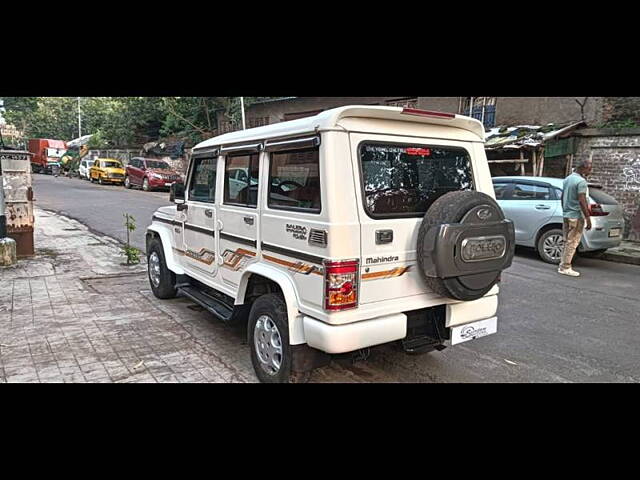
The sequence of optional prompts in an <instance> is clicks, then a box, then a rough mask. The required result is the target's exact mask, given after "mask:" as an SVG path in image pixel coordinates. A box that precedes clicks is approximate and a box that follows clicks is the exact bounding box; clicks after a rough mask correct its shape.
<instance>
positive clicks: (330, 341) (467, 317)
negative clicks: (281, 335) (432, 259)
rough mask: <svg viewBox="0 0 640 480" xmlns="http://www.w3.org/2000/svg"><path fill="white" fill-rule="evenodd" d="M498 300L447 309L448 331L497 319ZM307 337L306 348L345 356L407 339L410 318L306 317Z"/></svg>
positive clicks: (485, 299) (457, 304)
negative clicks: (338, 321)
mask: <svg viewBox="0 0 640 480" xmlns="http://www.w3.org/2000/svg"><path fill="white" fill-rule="evenodd" d="M497 310H498V297H497V295H491V296H488V297H483V298H481V299H479V300H475V301H472V302H461V303H456V304H450V305H447V314H446V324H445V325H446V327H447V328H450V327H457V326H460V325H465V324H467V323H472V322H476V321H478V320H485V319H489V318H492V317H495V315H496V312H497ZM303 326H304V336H305V340H306V342H307V345H309V346H310V347H313V348H316V349H318V350H321V351H323V352H326V353H331V354H336V353H346V352H352V351H354V350H359V349H361V348H366V347H372V346H374V345H382V344H384V343H389V342H393V341H396V340H401V339H403V338H405V337H406V336H407V315H406V314H404V313H398V314H394V315H386V316H383V317H378V318H374V319H369V320H363V321H359V322H355V323H347V324H343V325H329V324H328V323H325V322H322V321H320V320H316V319H314V318H311V317H308V316H305V317H304V318H303Z"/></svg>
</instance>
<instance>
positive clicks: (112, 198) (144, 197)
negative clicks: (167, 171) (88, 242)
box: [33, 174, 170, 251]
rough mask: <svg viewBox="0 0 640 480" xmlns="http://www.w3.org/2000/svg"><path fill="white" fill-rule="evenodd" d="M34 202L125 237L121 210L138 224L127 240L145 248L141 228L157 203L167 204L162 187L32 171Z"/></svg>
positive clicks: (96, 227) (108, 233) (167, 195)
mask: <svg viewBox="0 0 640 480" xmlns="http://www.w3.org/2000/svg"><path fill="white" fill-rule="evenodd" d="M33 192H34V197H35V199H36V205H37V206H39V207H40V208H44V209H47V210H53V211H56V212H59V213H62V214H63V215H66V216H68V217H71V218H73V219H75V220H79V221H80V222H82V223H84V224H85V225H87V226H88V227H89V228H91V229H92V230H94V231H96V232H99V233H103V234H105V235H108V236H110V237H113V238H117V239H118V240H121V241H123V242H124V241H125V240H126V230H125V228H124V221H125V219H124V217H123V215H124V214H125V213H128V214H130V215H133V217H134V218H135V220H136V224H137V226H138V228H137V229H136V231H134V232H133V234H132V237H131V244H132V245H134V246H135V247H138V248H140V249H141V250H142V251H144V250H145V238H144V237H145V230H146V227H147V226H148V225H149V224H150V223H151V216H152V215H153V212H155V211H156V210H157V209H158V207H162V206H165V205H170V203H169V194H168V193H167V192H166V191H164V192H163V191H158V192H143V191H141V190H137V189H131V190H127V189H125V188H124V187H120V186H117V185H98V184H97V183H96V184H92V183H91V182H89V181H86V180H79V179H77V178H66V177H58V178H55V177H52V176H51V175H39V174H35V175H33Z"/></svg>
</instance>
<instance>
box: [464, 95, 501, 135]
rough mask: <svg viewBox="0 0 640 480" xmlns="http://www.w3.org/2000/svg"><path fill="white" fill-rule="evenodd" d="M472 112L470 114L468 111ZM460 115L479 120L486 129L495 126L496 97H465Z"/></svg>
mask: <svg viewBox="0 0 640 480" xmlns="http://www.w3.org/2000/svg"><path fill="white" fill-rule="evenodd" d="M471 108H473V112H471V113H470V109H471ZM462 114H463V115H466V116H468V117H472V118H475V119H476V120H480V121H481V122H482V124H483V125H484V126H485V127H486V128H493V127H495V126H496V97H466V98H465V99H464V105H463V106H462Z"/></svg>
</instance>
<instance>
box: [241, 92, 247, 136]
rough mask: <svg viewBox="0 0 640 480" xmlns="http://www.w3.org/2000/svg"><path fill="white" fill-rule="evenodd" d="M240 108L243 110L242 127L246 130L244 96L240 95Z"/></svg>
mask: <svg viewBox="0 0 640 480" xmlns="http://www.w3.org/2000/svg"><path fill="white" fill-rule="evenodd" d="M240 110H242V129H243V130H246V129H247V126H246V124H245V121H244V97H240Z"/></svg>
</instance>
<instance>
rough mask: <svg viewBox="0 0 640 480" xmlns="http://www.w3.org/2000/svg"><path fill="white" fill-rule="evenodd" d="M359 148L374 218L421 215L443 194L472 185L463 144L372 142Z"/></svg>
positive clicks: (366, 197)
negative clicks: (451, 145) (436, 144)
mask: <svg viewBox="0 0 640 480" xmlns="http://www.w3.org/2000/svg"><path fill="white" fill-rule="evenodd" d="M359 152H360V163H361V168H362V180H363V190H364V200H365V202H364V203H365V209H366V210H367V214H368V215H369V216H370V217H373V218H390V217H412V216H416V217H417V216H422V215H424V214H425V213H426V212H427V210H428V209H429V207H431V205H432V204H433V203H434V202H435V201H436V200H437V199H438V198H440V197H441V196H442V195H444V194H446V193H448V192H454V191H459V190H472V189H473V177H472V174H471V158H470V157H469V153H468V152H467V151H466V150H465V149H463V148H458V147H443V146H426V145H405V144H391V143H375V142H370V143H362V144H361V145H360V149H359Z"/></svg>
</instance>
